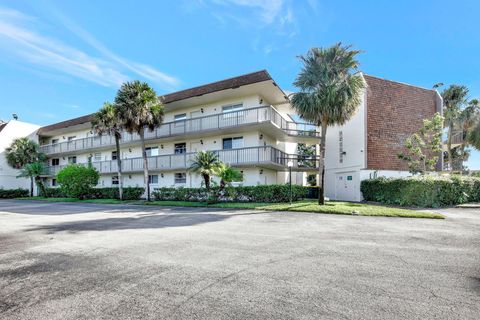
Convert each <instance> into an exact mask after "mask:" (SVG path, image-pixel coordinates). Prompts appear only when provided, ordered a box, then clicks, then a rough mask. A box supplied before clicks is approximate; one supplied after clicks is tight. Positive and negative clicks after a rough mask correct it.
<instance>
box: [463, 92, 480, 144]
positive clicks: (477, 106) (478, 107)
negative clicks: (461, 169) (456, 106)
mask: <svg viewBox="0 0 480 320" xmlns="http://www.w3.org/2000/svg"><path fill="white" fill-rule="evenodd" d="M467 108H473V109H474V110H475V111H474V113H475V115H474V116H473V117H472V118H473V119H474V120H473V121H472V123H471V126H470V127H469V130H468V133H467V135H466V140H467V142H468V144H470V145H472V146H473V147H474V148H475V149H477V150H480V101H478V100H477V99H472V100H471V101H470V102H469V105H468V107H467Z"/></svg>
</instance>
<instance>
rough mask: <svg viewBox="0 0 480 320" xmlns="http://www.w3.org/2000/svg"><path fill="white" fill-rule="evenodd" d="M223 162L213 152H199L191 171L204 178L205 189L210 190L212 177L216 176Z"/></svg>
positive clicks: (193, 161) (191, 165)
mask: <svg viewBox="0 0 480 320" xmlns="http://www.w3.org/2000/svg"><path fill="white" fill-rule="evenodd" d="M220 164H221V162H220V160H219V159H218V155H217V154H216V153H215V152H213V151H198V152H197V153H196V154H195V157H194V158H193V159H192V162H191V164H190V168H189V170H191V171H192V172H195V173H198V174H200V175H201V176H202V178H203V182H204V183H205V188H206V189H207V190H210V180H211V176H212V175H214V174H215V173H216V172H217V170H218V168H219V166H220Z"/></svg>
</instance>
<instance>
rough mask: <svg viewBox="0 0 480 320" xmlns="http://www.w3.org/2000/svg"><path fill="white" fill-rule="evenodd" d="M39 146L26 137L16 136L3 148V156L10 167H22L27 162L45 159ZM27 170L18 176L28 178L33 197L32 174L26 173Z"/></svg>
mask: <svg viewBox="0 0 480 320" xmlns="http://www.w3.org/2000/svg"><path fill="white" fill-rule="evenodd" d="M39 148H40V147H39V145H38V143H36V142H34V141H32V140H30V139H28V138H27V137H24V138H18V139H15V140H13V141H12V143H11V144H10V146H9V147H8V148H6V149H5V158H6V159H7V163H8V165H9V166H10V167H12V168H14V169H23V168H25V166H26V165H28V164H31V163H35V162H41V161H43V160H45V155H44V154H43V153H41V152H40V151H39ZM31 169H33V168H28V169H27V171H30V170H31ZM27 171H25V172H22V173H21V174H20V175H19V176H18V177H29V178H30V196H31V197H33V185H34V176H31V175H27V174H26V173H27ZM24 174H25V175H24Z"/></svg>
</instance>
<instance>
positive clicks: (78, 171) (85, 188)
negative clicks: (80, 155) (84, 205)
mask: <svg viewBox="0 0 480 320" xmlns="http://www.w3.org/2000/svg"><path fill="white" fill-rule="evenodd" d="M98 179H100V174H99V173H98V171H97V170H95V168H93V167H92V166H90V165H89V166H83V165H80V164H71V165H68V166H66V167H65V168H63V169H62V170H60V172H59V173H58V174H57V181H58V183H59V184H60V189H61V190H62V192H63V193H64V194H66V195H67V196H68V197H71V198H78V199H84V198H86V197H88V196H89V195H90V194H92V191H93V190H92V189H93V187H95V186H96V185H97V184H98Z"/></svg>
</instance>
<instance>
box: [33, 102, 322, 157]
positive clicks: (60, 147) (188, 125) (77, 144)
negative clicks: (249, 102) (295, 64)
mask: <svg viewBox="0 0 480 320" xmlns="http://www.w3.org/2000/svg"><path fill="white" fill-rule="evenodd" d="M266 121H270V122H271V123H273V124H275V125H276V126H277V127H278V128H280V129H281V130H283V131H284V132H285V134H287V135H289V136H298V137H317V138H318V137H319V136H320V133H319V132H318V131H316V128H315V127H314V126H312V125H310V124H306V123H297V122H293V121H287V120H286V119H285V118H284V117H282V116H281V115H280V113H278V112H277V111H276V110H275V109H274V108H273V107H271V106H265V107H257V108H251V109H245V110H240V111H234V112H229V113H219V114H214V115H208V116H203V117H198V118H192V119H187V120H181V121H173V122H167V123H163V124H162V125H161V126H160V127H158V128H156V129H155V130H153V131H149V130H146V131H145V139H146V140H154V139H160V138H166V137H173V136H177V135H185V134H189V133H201V132H205V131H214V130H218V129H224V128H229V127H237V126H242V125H250V124H256V123H262V122H266ZM139 140H140V137H139V135H138V134H136V133H134V134H130V133H127V132H124V133H122V139H121V143H127V142H131V141H139ZM114 145H115V138H114V137H113V136H110V135H102V136H93V137H88V138H82V139H75V140H72V141H67V142H60V143H56V144H49V145H43V146H41V147H40V150H41V151H42V152H43V153H45V154H56V153H64V152H74V151H81V150H86V149H93V148H100V147H105V146H114Z"/></svg>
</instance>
